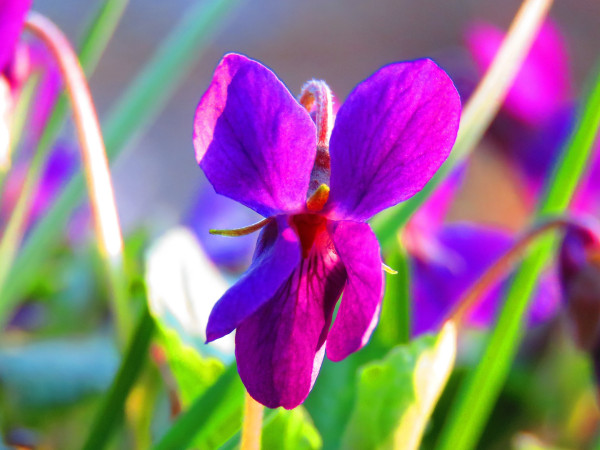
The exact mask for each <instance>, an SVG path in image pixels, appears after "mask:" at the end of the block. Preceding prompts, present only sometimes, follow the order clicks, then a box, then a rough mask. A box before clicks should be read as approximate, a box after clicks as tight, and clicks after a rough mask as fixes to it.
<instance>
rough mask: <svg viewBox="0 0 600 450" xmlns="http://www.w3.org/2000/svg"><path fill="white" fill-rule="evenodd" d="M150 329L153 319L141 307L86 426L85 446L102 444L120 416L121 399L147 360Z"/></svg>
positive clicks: (152, 325) (123, 403) (123, 399)
mask: <svg viewBox="0 0 600 450" xmlns="http://www.w3.org/2000/svg"><path fill="white" fill-rule="evenodd" d="M154 329H155V327H154V319H153V318H152V316H150V314H149V313H148V310H147V308H145V307H144V309H143V310H142V314H141V317H140V320H139V323H138V325H137V328H136V330H135V333H134V335H133V338H132V339H131V342H130V343H129V347H128V348H127V351H126V353H125V357H124V359H123V362H122V364H121V367H120V368H119V372H118V373H117V376H116V377H115V379H114V381H113V383H112V386H111V388H110V390H109V392H108V394H107V396H106V397H105V398H104V402H103V403H102V406H101V408H100V411H98V414H97V416H96V419H95V421H94V423H93V424H92V426H91V428H90V433H89V435H88V438H87V440H86V442H85V444H84V446H83V448H84V449H85V450H91V449H100V448H104V446H105V444H106V442H107V441H108V439H109V438H110V436H111V434H112V432H113V430H114V428H115V426H116V425H117V424H118V423H119V422H120V421H122V420H123V416H124V410H125V400H126V399H127V396H128V394H129V392H130V391H131V388H132V387H133V385H134V383H135V381H136V380H137V377H138V375H139V374H140V372H141V370H142V368H143V367H144V363H145V362H146V360H147V356H148V347H149V345H150V340H151V339H152V334H153V333H154Z"/></svg>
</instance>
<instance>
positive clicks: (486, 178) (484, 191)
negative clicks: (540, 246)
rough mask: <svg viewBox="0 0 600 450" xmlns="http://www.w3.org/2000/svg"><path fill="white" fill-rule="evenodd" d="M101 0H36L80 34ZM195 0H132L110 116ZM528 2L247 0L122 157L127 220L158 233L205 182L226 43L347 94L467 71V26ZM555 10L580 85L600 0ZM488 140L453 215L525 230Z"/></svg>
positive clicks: (109, 93) (111, 63) (110, 70)
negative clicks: (211, 112) (389, 80)
mask: <svg viewBox="0 0 600 450" xmlns="http://www.w3.org/2000/svg"><path fill="white" fill-rule="evenodd" d="M98 3H99V2H97V1H91V0H89V1H86V2H80V1H76V0H60V1H54V0H53V1H44V0H37V1H34V9H36V10H38V11H40V12H42V13H44V14H47V15H48V16H49V17H50V18H52V19H53V20H54V21H56V23H57V24H58V25H59V26H60V27H61V28H62V29H63V30H64V31H65V32H66V33H67V35H68V36H69V37H70V38H71V39H72V41H73V42H77V39H78V38H79V37H80V35H81V33H82V30H83V29H84V27H85V24H86V20H85V18H89V17H90V16H91V14H92V12H93V11H94V9H95V8H96V7H97V6H98ZM192 3H193V2H192V1H185V0H171V1H169V2H164V1H160V0H132V1H131V2H130V4H129V6H128V8H127V10H126V12H125V16H124V18H123V20H122V22H121V23H120V25H119V27H118V29H117V31H116V35H115V36H114V38H113V40H112V41H111V43H110V44H109V46H108V49H107V51H106V53H105V55H104V57H103V59H102V61H101V62H100V65H99V67H98V69H97V71H96V73H95V74H94V76H93V77H92V79H91V89H92V93H93V95H94V100H95V102H96V105H97V107H98V109H99V112H100V116H101V118H102V116H103V113H106V112H107V111H108V110H109V108H110V106H111V105H112V104H113V103H114V101H115V100H116V99H117V98H118V96H119V95H120V94H121V93H122V92H123V90H124V89H125V88H126V87H127V86H128V83H129V82H130V81H131V80H132V79H133V77H134V76H135V75H136V74H137V73H138V70H139V69H140V68H141V67H142V66H143V64H144V63H145V62H146V61H147V59H148V58H149V57H150V56H151V55H152V53H153V51H154V49H155V48H156V46H157V45H158V43H159V42H160V41H161V40H162V39H163V38H164V37H165V36H166V35H167V34H168V32H169V30H171V29H172V28H173V26H174V25H175V24H176V23H177V22H178V21H179V20H180V18H181V17H182V16H183V15H184V14H185V11H186V8H188V7H189V6H190V5H191V4H192ZM519 5H520V2H519V1H515V0H507V1H503V2H496V1H493V0H471V1H433V0H422V1H417V0H396V1H392V0H372V1H369V2H364V1H359V0H301V1H283V2H282V1H279V0H253V1H240V6H239V7H238V8H237V10H235V11H234V12H233V13H232V14H231V16H230V19H229V20H228V21H227V23H226V25H225V26H224V27H223V28H222V29H220V30H219V31H217V33H216V35H215V37H214V40H213V41H212V43H211V44H210V45H209V47H208V51H206V52H205V54H204V56H202V57H201V58H200V62H199V63H198V64H197V66H196V67H195V68H194V70H193V71H192V72H191V74H190V76H189V77H187V78H186V79H185V81H184V83H183V85H182V86H181V87H180V88H179V89H178V90H177V93H176V95H175V96H174V97H173V98H172V99H171V100H170V101H169V103H168V105H167V107H166V108H165V109H164V111H163V112H162V114H161V115H160V117H158V119H157V120H156V122H155V123H154V124H153V125H152V126H151V127H150V128H149V129H148V130H146V132H145V133H144V134H143V135H141V136H140V137H139V139H138V140H137V141H135V142H134V143H133V144H132V145H130V148H129V150H128V151H127V152H126V153H124V154H123V155H122V156H121V157H120V158H119V159H118V161H117V163H116V164H115V166H114V172H113V173H114V178H115V185H116V186H115V189H116V195H117V201H118V205H119V212H120V214H121V217H122V221H123V224H124V228H125V229H126V230H131V229H132V228H133V227H134V226H136V225H140V224H144V225H147V226H149V227H150V229H151V230H152V231H153V232H155V233H158V232H160V231H163V230H164V229H166V228H168V226H170V225H172V224H174V223H177V222H179V221H180V218H181V215H182V213H183V212H184V211H185V210H186V209H187V208H188V207H189V205H190V202H192V200H193V198H194V195H195V192H196V191H197V189H198V188H199V187H200V186H201V184H202V183H204V182H205V180H204V176H203V174H202V173H201V171H200V169H199V168H198V167H197V164H196V162H195V158H194V152H193V147H192V138H191V137H192V122H193V116H194V111H195V107H196V104H197V102H198V100H199V99H200V96H201V95H202V93H203V92H204V91H205V89H206V88H207V86H208V84H209V82H210V79H211V77H212V72H213V70H214V68H215V66H216V65H217V64H218V62H219V60H220V58H221V57H222V56H223V55H224V54H225V53H227V52H239V53H244V54H246V55H248V56H250V57H252V58H254V59H258V60H260V61H262V62H263V63H264V64H266V65H267V66H269V67H270V68H271V69H273V70H274V71H275V73H276V74H277V75H278V76H279V77H280V78H281V80H282V81H283V82H284V83H286V85H287V86H288V87H289V89H290V90H291V92H292V93H293V94H294V95H297V94H298V93H299V90H300V88H301V86H302V85H303V83H304V82H305V81H307V80H309V79H311V78H318V79H324V80H325V81H327V83H328V84H329V86H330V87H331V88H332V89H333V91H334V93H335V95H336V96H337V98H338V101H339V102H341V101H343V99H344V98H345V97H346V96H347V94H348V93H349V92H350V91H351V89H352V88H353V87H354V86H355V85H356V84H357V83H358V82H360V81H361V80H363V79H364V78H366V77H367V76H369V75H370V74H371V73H373V72H374V71H375V70H377V69H378V68H379V67H381V66H383V65H385V64H388V63H391V62H394V61H401V60H408V59H414V58H420V57H424V56H428V57H432V58H434V59H435V60H436V61H437V62H438V63H439V64H440V65H441V66H443V67H444V68H445V69H446V70H447V71H449V72H450V73H451V74H453V73H454V74H455V76H459V75H460V71H461V70H462V69H463V68H462V67H460V64H457V62H456V61H465V64H467V65H468V59H467V56H466V52H465V50H464V40H463V36H464V31H465V28H466V27H467V26H468V25H469V24H470V23H472V22H473V21H474V20H483V21H486V22H489V23H492V24H495V25H496V26H498V27H501V28H503V29H506V28H507V27H508V26H509V24H510V21H511V19H512V17H513V16H514V14H515V13H516V11H517V9H518V7H519ZM550 15H551V17H552V18H553V19H554V20H555V22H556V23H557V24H558V26H559V27H560V29H561V31H562V32H563V35H564V37H565V39H566V42H567V44H568V50H569V54H570V56H571V70H572V75H573V79H574V80H575V84H576V86H575V92H580V91H581V88H582V85H583V83H584V81H585V78H586V74H588V73H589V72H590V70H591V69H592V68H593V66H594V64H595V62H596V61H595V58H596V57H597V50H598V46H597V43H598V42H599V41H600V27H599V26H598V18H599V17H600V3H599V2H597V1H595V0H576V1H557V2H555V4H554V6H553V9H552V11H551V14H550ZM457 72H458V73H457ZM482 147H484V149H482V150H481V151H480V152H476V155H477V157H476V158H475V161H474V162H473V163H472V165H471V170H470V171H469V176H468V178H467V181H466V184H465V187H464V189H463V192H462V194H461V196H460V197H459V201H458V202H457V204H456V205H455V207H454V210H453V212H452V214H451V216H454V217H462V218H473V219H478V220H484V221H486V222H490V223H495V224H500V225H504V226H506V227H508V228H511V229H517V228H519V227H520V225H521V224H522V221H523V220H524V215H525V208H524V207H523V205H522V204H521V200H520V199H521V196H520V195H519V191H518V188H517V187H516V186H515V183H514V182H513V181H514V180H511V179H507V177H506V176H505V172H506V171H505V170H503V168H504V163H503V161H502V160H501V159H498V156H497V153H493V152H487V151H486V150H485V147H486V145H485V144H484V145H483V146H482ZM490 194H493V196H492V198H494V199H496V205H495V206H496V207H495V208H489V198H490ZM499 195H501V196H502V198H499Z"/></svg>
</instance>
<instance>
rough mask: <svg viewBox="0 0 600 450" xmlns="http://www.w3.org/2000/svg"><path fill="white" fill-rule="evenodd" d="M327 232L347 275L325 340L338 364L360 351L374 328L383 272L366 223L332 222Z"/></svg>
mask: <svg viewBox="0 0 600 450" xmlns="http://www.w3.org/2000/svg"><path fill="white" fill-rule="evenodd" d="M330 232H331V236H332V240H333V243H334V245H335V248H336V251H337V253H338V255H339V256H340V258H341V260H342V262H343V264H344V266H345V267H346V272H347V274H348V280H347V282H346V287H345V288H344V295H343V297H342V302H341V304H340V309H339V311H338V315H337V317H336V319H335V323H334V324H333V327H332V328H331V332H330V333H329V338H328V340H327V357H328V358H329V359H331V360H332V361H340V360H342V359H344V358H345V357H346V356H348V355H349V354H350V353H352V352H355V351H357V350H359V349H360V348H362V347H363V346H364V345H365V344H366V343H367V341H368V340H369V337H370V336H371V333H372V332H373V329H374V328H375V325H377V320H378V318H379V311H380V307H381V299H382V296H383V271H382V269H381V254H380V250H379V242H377V238H376V237H375V234H374V233H373V231H372V230H371V227H370V226H369V225H368V224H366V223H362V222H350V221H340V222H334V223H333V224H332V226H331V231H330Z"/></svg>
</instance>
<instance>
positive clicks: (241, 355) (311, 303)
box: [235, 233, 346, 409]
mask: <svg viewBox="0 0 600 450" xmlns="http://www.w3.org/2000/svg"><path fill="white" fill-rule="evenodd" d="M324 234H325V233H324ZM328 240H329V239H328V238H327V241H328ZM345 281H346V274H345V271H344V268H343V265H342V264H341V262H340V260H339V258H338V256H337V255H336V254H335V253H334V252H333V251H332V249H331V246H330V245H327V244H326V243H325V245H319V246H317V251H315V247H313V250H312V251H311V253H310V254H309V256H308V257H307V258H305V259H303V260H302V261H301V262H300V265H299V266H298V268H297V269H296V270H295V271H294V273H293V274H292V275H291V276H290V277H289V279H288V280H287V281H286V282H285V283H284V284H283V285H282V286H281V288H280V289H279V291H278V292H277V293H276V295H275V296H274V297H273V298H272V299H271V300H270V301H269V302H268V303H266V304H265V305H264V306H263V307H261V308H260V309H259V310H258V311H257V312H256V313H255V314H253V315H252V316H250V317H249V318H248V319H246V320H245V321H243V322H242V323H241V324H240V326H239V327H238V329H237V331H236V336H235V355H236V360H237V363H238V370H239V373H240V377H241V378H242V381H243V382H244V385H245V386H246V389H247V390H248V393H249V394H250V395H251V396H252V397H253V398H255V399H256V400H257V401H259V402H260V403H262V404H264V405H266V406H268V407H269V408H276V407H279V406H283V407H284V408H287V409H291V408H295V407H296V406H298V405H299V404H300V403H302V402H303V401H304V399H305V398H306V396H307V395H308V393H309V392H310V390H311V388H312V386H313V384H314V382H315V379H316V377H317V375H318V373H319V369H320V367H321V363H322V361H323V355H324V351H325V339H326V338H327V331H328V330H329V326H330V324H331V317H332V315H333V310H334V308H335V304H336V302H337V300H338V298H339V296H340V294H341V291H342V288H343V286H344V283H345Z"/></svg>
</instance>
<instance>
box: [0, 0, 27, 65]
mask: <svg viewBox="0 0 600 450" xmlns="http://www.w3.org/2000/svg"><path fill="white" fill-rule="evenodd" d="M30 6H31V0H0V72H2V71H3V70H4V69H5V67H6V65H7V64H8V63H9V62H10V60H11V59H12V55H13V52H14V51H15V45H16V44H17V41H18V40H19V35H20V34H21V29H22V28H23V22H24V21H25V14H27V11H28V10H29V7H30Z"/></svg>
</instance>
